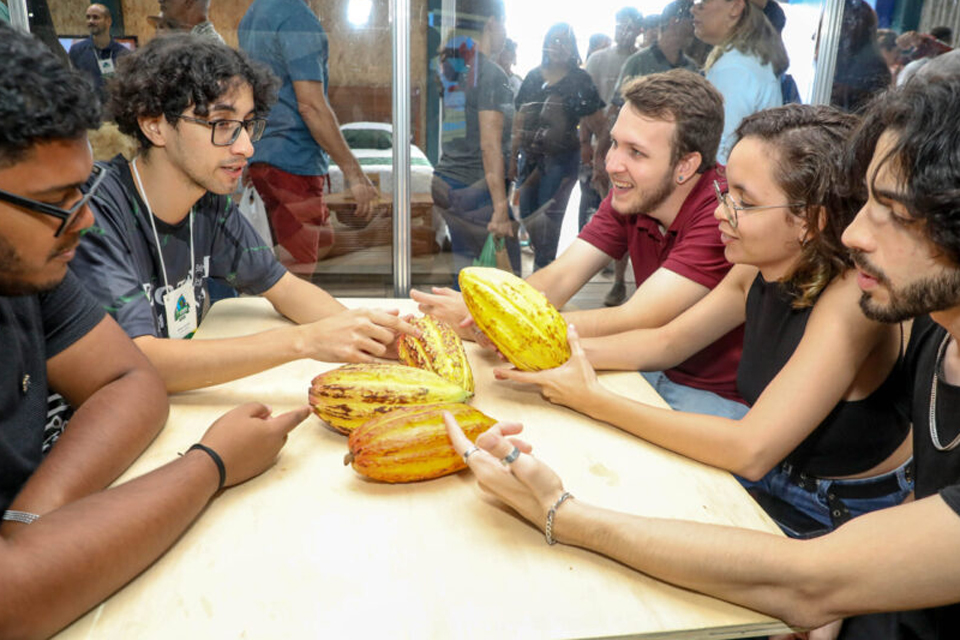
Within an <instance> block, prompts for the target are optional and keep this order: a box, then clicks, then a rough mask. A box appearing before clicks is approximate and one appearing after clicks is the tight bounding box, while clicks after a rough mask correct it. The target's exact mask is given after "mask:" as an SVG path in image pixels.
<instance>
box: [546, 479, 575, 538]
mask: <svg viewBox="0 0 960 640" xmlns="http://www.w3.org/2000/svg"><path fill="white" fill-rule="evenodd" d="M572 497H573V494H571V493H570V492H569V491H564V492H563V494H561V496H560V497H559V498H558V499H557V501H556V502H554V503H553V506H552V507H550V511H547V526H546V527H544V528H543V535H544V537H546V539H547V544H550V545H553V544H557V541H556V540H554V539H553V518H554V517H555V516H556V515H557V509H559V508H560V505H562V504H563V503H564V502H566V500H567V499H568V498H572Z"/></svg>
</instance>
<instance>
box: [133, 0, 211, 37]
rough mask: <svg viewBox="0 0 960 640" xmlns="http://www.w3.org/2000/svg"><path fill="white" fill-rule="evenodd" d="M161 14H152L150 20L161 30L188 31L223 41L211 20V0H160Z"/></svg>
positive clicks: (168, 31) (148, 19) (167, 31)
mask: <svg viewBox="0 0 960 640" xmlns="http://www.w3.org/2000/svg"><path fill="white" fill-rule="evenodd" d="M159 1H160V15H157V16H150V17H148V18H147V21H148V22H150V24H152V25H153V26H154V28H156V29H157V30H158V31H159V32H166V33H170V32H180V31H186V32H190V33H192V34H194V35H198V36H203V37H205V38H211V39H213V40H215V41H217V42H220V43H223V38H222V37H221V36H220V34H219V33H217V30H216V29H215V28H214V26H213V23H212V22H210V17H209V16H210V0H159Z"/></svg>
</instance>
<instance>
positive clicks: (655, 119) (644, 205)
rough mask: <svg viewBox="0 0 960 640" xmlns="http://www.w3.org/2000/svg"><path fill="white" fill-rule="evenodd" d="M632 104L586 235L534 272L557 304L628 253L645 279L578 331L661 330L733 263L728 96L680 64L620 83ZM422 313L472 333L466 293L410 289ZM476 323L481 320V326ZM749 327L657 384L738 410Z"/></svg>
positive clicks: (676, 402) (592, 312)
mask: <svg viewBox="0 0 960 640" xmlns="http://www.w3.org/2000/svg"><path fill="white" fill-rule="evenodd" d="M624 97H625V99H626V106H625V107H624V108H623V109H621V110H620V113H619V115H618V116H617V122H616V124H614V126H613V129H612V131H611V138H612V139H613V145H612V146H611V149H610V152H609V153H608V154H607V157H606V159H607V171H608V172H609V174H610V179H611V183H612V185H613V188H612V189H611V190H610V193H609V194H608V195H607V197H606V198H605V199H604V201H603V202H602V203H601V205H600V208H599V209H598V210H597V213H596V215H595V216H593V218H592V219H591V220H590V222H589V223H587V226H586V227H584V228H583V231H582V232H581V233H580V236H579V237H578V238H577V239H576V240H574V241H573V243H572V244H571V245H570V247H569V248H568V249H567V250H566V251H564V252H563V253H562V254H561V255H560V257H559V258H557V259H556V260H555V261H554V262H552V263H551V264H550V265H549V266H547V267H546V268H544V269H540V270H539V271H535V272H534V273H533V274H531V275H530V276H529V277H528V278H527V282H529V283H530V285H531V286H533V287H534V288H535V289H537V290H538V291H543V292H544V295H546V297H547V299H548V300H550V302H551V303H553V304H554V306H556V307H558V308H560V307H562V306H563V305H564V304H565V303H566V302H567V300H569V299H570V297H571V296H573V295H574V294H575V293H576V292H577V291H578V290H579V289H580V288H581V287H583V285H584V284H585V283H586V282H588V281H589V280H590V278H591V277H593V276H594V275H596V273H597V272H598V271H600V269H602V268H603V266H604V265H605V264H607V263H608V262H609V261H610V259H611V258H613V259H619V258H620V257H622V256H623V255H624V254H628V253H629V255H630V258H631V261H632V263H633V271H634V275H635V277H636V281H637V283H638V286H637V290H636V292H635V293H634V294H633V295H632V296H631V297H630V299H629V300H628V301H627V302H626V303H624V304H622V305H620V306H619V307H613V308H601V309H589V310H584V311H570V312H566V313H565V314H564V317H565V318H566V320H567V321H568V322H571V323H573V324H574V325H576V327H577V330H578V331H579V332H580V333H581V335H585V336H605V335H610V334H615V333H621V332H623V331H628V330H631V329H637V328H645V327H659V326H661V325H663V324H666V323H667V322H669V321H671V320H672V319H674V318H676V317H677V316H678V315H680V314H681V313H683V312H684V311H685V310H686V309H688V308H690V307H691V306H692V305H694V304H695V303H696V302H697V301H698V300H700V299H701V298H703V297H704V296H706V295H707V294H708V293H709V291H710V290H711V289H712V288H713V287H715V286H716V285H717V284H718V283H719V282H720V281H721V280H722V279H723V277H724V276H725V275H726V274H727V272H728V271H729V270H730V266H731V265H730V263H729V262H727V260H726V258H725V257H724V248H723V242H722V241H721V237H720V231H719V229H718V228H717V223H716V220H715V219H714V217H713V212H714V209H715V208H716V198H715V196H714V193H715V192H714V187H713V182H714V181H715V180H716V181H717V182H719V183H720V184H721V186H723V185H725V184H726V182H725V180H724V178H723V175H722V170H720V169H719V168H718V167H717V166H716V153H717V144H719V142H720V134H721V132H722V131H723V99H722V98H721V96H720V94H719V93H718V92H717V90H716V89H714V88H713V86H711V85H710V83H709V82H707V81H706V79H704V78H703V76H701V75H699V74H696V73H692V72H690V71H686V70H683V69H674V70H672V71H667V72H665V73H656V74H652V75H649V76H645V77H643V78H637V79H635V80H634V81H633V82H630V83H627V86H626V87H624ZM410 296H411V297H412V298H413V299H414V300H415V301H416V302H418V303H419V308H420V311H421V312H423V313H425V314H430V315H433V316H436V317H439V318H441V319H443V320H445V321H447V322H448V323H449V324H450V325H451V326H454V327H458V329H459V331H460V335H461V336H462V337H464V338H465V339H475V338H476V337H478V336H476V335H475V333H474V331H473V330H471V326H470V325H471V324H472V322H471V321H470V320H469V314H468V313H467V310H466V306H465V305H464V304H463V298H462V297H461V296H460V294H459V293H457V292H454V291H451V290H450V289H440V288H434V289H433V291H432V293H425V292H420V291H412V292H411V293H410ZM473 329H475V327H473ZM742 344H743V333H742V331H741V330H739V329H736V330H734V331H731V332H730V333H728V334H727V335H726V336H724V337H723V338H721V339H720V340H717V341H716V342H715V343H714V344H712V345H710V346H709V347H708V348H706V349H704V350H703V351H701V352H700V353H698V354H697V355H695V356H693V357H692V358H690V359H688V360H687V361H686V362H684V363H682V364H680V365H678V366H676V367H674V368H672V369H669V370H667V371H665V372H664V373H663V374H662V376H658V378H657V379H656V380H655V383H656V384H655V388H656V390H657V392H658V393H660V395H661V396H662V397H663V398H664V399H665V400H666V401H667V402H668V403H669V404H670V405H671V406H672V407H674V408H676V409H679V410H683V411H698V412H702V413H713V414H719V413H722V414H723V415H729V416H731V417H738V416H741V415H743V413H744V412H745V411H746V409H747V408H746V406H745V405H744V404H743V403H742V402H740V397H739V396H738V395H737V389H736V372H737V363H738V362H739V360H740V350H741V347H742Z"/></svg>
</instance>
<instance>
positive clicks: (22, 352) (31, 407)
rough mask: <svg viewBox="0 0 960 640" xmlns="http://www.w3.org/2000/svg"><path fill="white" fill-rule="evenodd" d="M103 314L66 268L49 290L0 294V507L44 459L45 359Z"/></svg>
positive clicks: (70, 342) (85, 330)
mask: <svg viewBox="0 0 960 640" xmlns="http://www.w3.org/2000/svg"><path fill="white" fill-rule="evenodd" d="M103 316H104V313H103V311H102V310H101V309H100V308H99V306H98V305H97V304H96V302H95V301H94V300H93V299H92V298H91V297H90V296H89V295H88V294H87V292H86V291H84V289H83V286H82V285H81V284H80V282H79V281H77V278H76V277H75V276H74V275H73V274H72V273H70V272H69V271H68V272H67V276H66V278H64V280H63V282H61V283H60V284H59V285H57V287H56V288H55V289H53V290H52V291H50V292H47V293H42V294H37V295H32V296H9V297H8V296H2V297H0V354H2V357H0V378H2V380H3V384H2V385H0V512H3V511H4V510H5V509H6V508H7V506H9V504H10V502H11V501H12V500H13V498H14V496H16V495H17V493H18V492H19V491H20V488H21V487H22V486H23V484H24V483H25V482H26V481H27V478H29V477H30V475H31V474H32V473H33V472H34V471H35V470H36V468H37V466H38V465H39V464H40V460H41V459H42V455H41V450H42V445H43V440H44V425H45V423H46V421H47V360H48V359H49V358H52V357H53V356H55V355H57V354H58V353H60V352H62V351H64V350H65V349H67V347H69V346H71V345H72V344H73V343H75V342H76V341H77V340H79V339H80V338H82V337H83V336H85V335H86V334H87V333H89V332H90V331H91V330H92V329H93V328H94V327H95V326H96V325H97V324H98V323H99V322H100V320H102V319H103Z"/></svg>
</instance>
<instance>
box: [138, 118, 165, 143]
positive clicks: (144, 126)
mask: <svg viewBox="0 0 960 640" xmlns="http://www.w3.org/2000/svg"><path fill="white" fill-rule="evenodd" d="M137 124H139V125H140V131H142V132H143V135H145V136H146V137H147V139H148V140H149V141H150V142H151V143H153V146H155V147H165V146H166V144H167V138H166V131H167V130H168V129H169V128H170V125H169V123H168V122H167V119H166V118H165V117H163V115H159V116H139V117H138V118H137Z"/></svg>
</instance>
